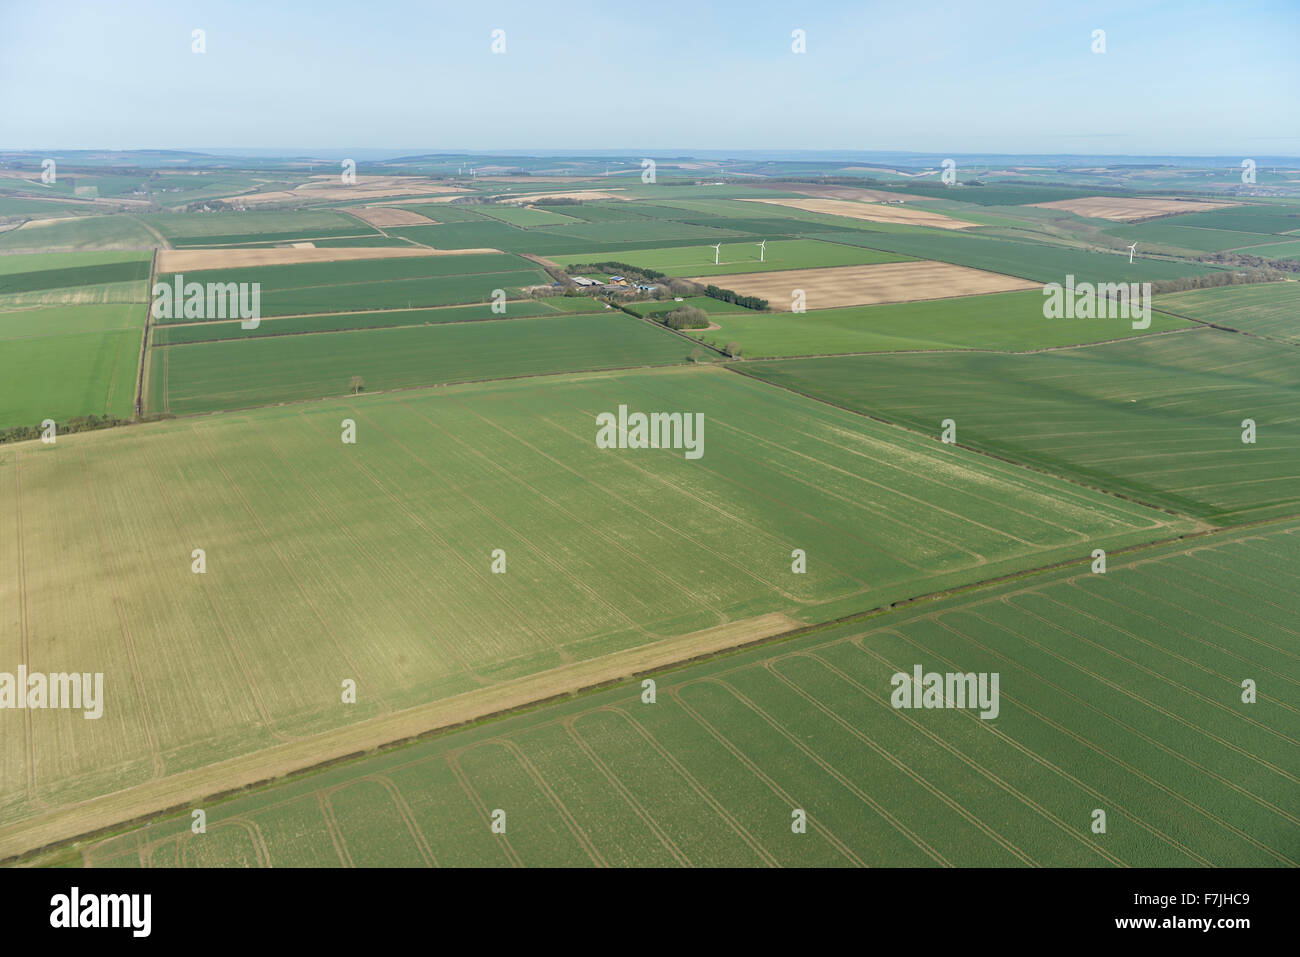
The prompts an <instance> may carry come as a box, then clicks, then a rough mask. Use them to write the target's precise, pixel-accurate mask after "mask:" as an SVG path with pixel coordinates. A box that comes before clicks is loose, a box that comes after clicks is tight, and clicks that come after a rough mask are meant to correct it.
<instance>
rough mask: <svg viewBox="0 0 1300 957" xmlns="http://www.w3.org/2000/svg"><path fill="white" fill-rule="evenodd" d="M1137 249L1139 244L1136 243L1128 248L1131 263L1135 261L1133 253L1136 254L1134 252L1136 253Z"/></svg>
mask: <svg viewBox="0 0 1300 957" xmlns="http://www.w3.org/2000/svg"><path fill="white" fill-rule="evenodd" d="M1137 248H1138V244H1137V243H1134V244H1133V245H1132V246H1130V247H1129V248H1128V261H1129V262H1132V261H1133V253H1134V251H1135V250H1136V249H1137Z"/></svg>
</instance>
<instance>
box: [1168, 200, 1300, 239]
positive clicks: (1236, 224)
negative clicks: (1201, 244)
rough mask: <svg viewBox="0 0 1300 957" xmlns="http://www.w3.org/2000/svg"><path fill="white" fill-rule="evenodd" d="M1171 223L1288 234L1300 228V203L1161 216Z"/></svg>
mask: <svg viewBox="0 0 1300 957" xmlns="http://www.w3.org/2000/svg"><path fill="white" fill-rule="evenodd" d="M1160 222H1162V223H1168V224H1169V225H1171V226H1201V227H1206V228H1209V229H1221V230H1239V231H1241V232H1247V233H1274V234H1278V235H1280V234H1284V233H1291V232H1297V231H1300V207H1295V206H1292V207H1290V208H1286V207H1277V206H1229V207H1227V208H1225V209H1213V210H1210V211H1209V212H1208V213H1185V214H1184V215H1182V216H1171V217H1169V218H1168V219H1162V220H1160Z"/></svg>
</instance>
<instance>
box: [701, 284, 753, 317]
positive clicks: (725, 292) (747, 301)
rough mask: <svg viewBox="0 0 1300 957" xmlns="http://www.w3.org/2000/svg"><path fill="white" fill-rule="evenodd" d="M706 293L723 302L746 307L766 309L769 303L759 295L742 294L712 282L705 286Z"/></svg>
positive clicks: (711, 297)
mask: <svg viewBox="0 0 1300 957" xmlns="http://www.w3.org/2000/svg"><path fill="white" fill-rule="evenodd" d="M704 295H706V296H708V297H709V298H710V299H720V300H722V301H723V302H731V303H735V304H736V305H737V306H744V307H745V308H746V309H758V310H759V311H763V310H766V309H767V307H768V305H769V303H768V301H767V300H766V299H759V298H758V297H757V296H742V295H741V294H740V293H738V292H736V291H735V290H733V289H723V288H722V287H721V286H715V285H713V284H712V283H710V284H709V285H707V286H705V287H704Z"/></svg>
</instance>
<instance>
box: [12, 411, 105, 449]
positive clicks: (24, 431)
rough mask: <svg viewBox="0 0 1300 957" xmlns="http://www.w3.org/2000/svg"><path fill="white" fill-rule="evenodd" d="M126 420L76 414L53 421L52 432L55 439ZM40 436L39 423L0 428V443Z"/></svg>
mask: <svg viewBox="0 0 1300 957" xmlns="http://www.w3.org/2000/svg"><path fill="white" fill-rule="evenodd" d="M128 421H129V420H127V419H118V418H114V417H113V416H111V415H106V416H98V415H78V416H74V417H73V418H71V419H68V421H66V422H58V423H55V426H54V434H55V438H56V439H57V438H58V436H60V435H68V434H70V433H72V432H93V431H94V430H96V429H109V428H112V427H113V426H115V425H126V424H127V422H128ZM40 437H41V427H40V426H39V425H15V426H13V427H11V428H8V429H3V430H0V443H4V442H26V441H27V440H29V439H39V438H40Z"/></svg>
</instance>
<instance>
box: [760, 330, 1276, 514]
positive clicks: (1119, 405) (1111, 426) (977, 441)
mask: <svg viewBox="0 0 1300 957" xmlns="http://www.w3.org/2000/svg"><path fill="white" fill-rule="evenodd" d="M1294 369H1295V356H1294V355H1293V354H1292V353H1291V347H1290V346H1284V345H1280V344H1278V343H1271V342H1267V341H1264V340H1261V339H1251V338H1248V337H1246V336H1242V335H1237V334H1234V333H1228V332H1218V331H1216V330H1213V329H1193V330H1191V331H1189V332H1185V333H1175V334H1170V335H1164V336H1143V337H1140V338H1137V339H1132V340H1129V341H1127V342H1121V343H1110V344H1106V345H1098V346H1091V347H1087V348H1079V349H1071V350H1062V351H1058V352H1044V353H1038V354H1035V355H1004V354H990V353H934V354H926V355H895V356H879V357H875V356H866V357H855V358H846V359H838V358H828V359H802V360H791V361H776V362H757V363H753V364H746V365H745V366H744V371H745V372H746V373H748V374H750V375H754V376H757V377H759V378H761V379H764V380H766V381H771V382H774V383H776V384H778V385H784V386H787V387H789V388H792V389H795V390H797V391H800V392H804V393H807V394H809V395H813V396H816V397H818V398H822V399H825V400H827V401H829V402H833V403H836V404H837V405H843V406H846V407H849V408H854V409H859V410H862V411H865V412H869V413H870V414H872V415H878V416H881V417H882V418H885V419H888V420H891V421H894V422H899V423H901V424H904V425H906V426H908V427H909V428H913V429H916V430H918V431H920V432H924V433H926V434H929V435H938V434H939V432H940V423H941V421H942V420H944V419H953V420H954V421H955V422H956V426H957V435H956V438H957V441H958V442H959V443H961V444H963V445H967V446H970V447H972V448H978V449H984V450H987V451H990V452H993V453H995V454H997V455H1000V456H1005V457H1007V458H1009V459H1012V460H1015V461H1021V462H1027V463H1029V464H1031V465H1034V466H1037V467H1039V468H1043V469H1046V470H1048V471H1051V472H1053V473H1055V474H1062V475H1069V476H1073V477H1075V478H1077V479H1078V480H1079V481H1082V482H1086V483H1089V484H1092V485H1095V486H1099V487H1103V488H1107V489H1112V490H1114V491H1117V492H1122V493H1124V494H1127V495H1130V496H1133V497H1135V498H1137V499H1139V500H1141V501H1145V502H1151V503H1153V504H1156V505H1160V506H1163V507H1165V508H1170V509H1175V510H1178V511H1180V512H1183V513H1186V514H1190V515H1195V516H1198V517H1200V518H1203V519H1205V520H1207V521H1214V522H1220V523H1227V522H1243V521H1251V520H1258V519H1264V518H1269V517H1274V516H1281V515H1292V514H1295V513H1296V512H1297V510H1298V509H1300V481H1297V478H1298V469H1300V419H1298V418H1297V416H1296V413H1295V410H1296V408H1297V402H1300V383H1298V382H1297V380H1296V378H1295V376H1294V374H1293V372H1294ZM1245 419H1252V420H1254V421H1255V423H1256V427H1257V436H1256V442H1255V443H1254V444H1246V443H1243V441H1242V435H1243V426H1242V422H1243V421H1244V420H1245Z"/></svg>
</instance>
